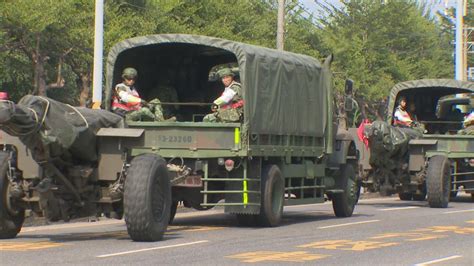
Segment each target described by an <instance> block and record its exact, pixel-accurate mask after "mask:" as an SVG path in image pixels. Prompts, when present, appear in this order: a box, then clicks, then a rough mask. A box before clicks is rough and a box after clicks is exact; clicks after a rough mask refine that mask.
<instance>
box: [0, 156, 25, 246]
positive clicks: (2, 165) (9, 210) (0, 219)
mask: <svg viewBox="0 0 474 266" xmlns="http://www.w3.org/2000/svg"><path fill="white" fill-rule="evenodd" d="M9 157H10V156H9V154H8V153H7V152H0V193H1V194H0V239H9V238H14V237H16V236H17V235H18V233H19V232H20V230H21V227H22V226H23V222H24V221H25V210H23V209H20V208H16V207H15V206H12V201H11V199H10V198H9V189H10V181H9V180H8V176H7V171H8V160H9Z"/></svg>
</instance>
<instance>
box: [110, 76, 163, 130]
mask: <svg viewBox="0 0 474 266" xmlns="http://www.w3.org/2000/svg"><path fill="white" fill-rule="evenodd" d="M137 76H138V72H137V70H136V69H134V68H131V67H127V68H125V69H124V70H123V72H122V83H119V84H117V86H115V91H114V96H113V100H112V111H113V112H115V113H117V114H119V115H121V116H125V120H130V121H163V120H164V118H163V110H162V109H161V105H160V101H159V100H158V99H154V100H153V101H151V102H150V103H147V102H146V101H145V100H143V99H141V98H140V95H139V94H138V92H137V90H136V88H135V86H134V85H135V81H136V79H137Z"/></svg>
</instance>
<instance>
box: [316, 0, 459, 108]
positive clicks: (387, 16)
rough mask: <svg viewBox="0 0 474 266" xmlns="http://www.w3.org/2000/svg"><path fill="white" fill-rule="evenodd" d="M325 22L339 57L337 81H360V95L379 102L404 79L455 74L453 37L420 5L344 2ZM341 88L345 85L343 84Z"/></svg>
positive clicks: (324, 33)
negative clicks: (451, 38)
mask: <svg viewBox="0 0 474 266" xmlns="http://www.w3.org/2000/svg"><path fill="white" fill-rule="evenodd" d="M343 4H344V7H343V9H342V10H332V11H331V12H330V16H329V19H328V20H325V21H321V23H322V25H323V26H324V27H323V29H322V32H321V36H322V38H323V42H324V43H325V45H326V46H327V47H328V48H329V50H331V51H332V52H333V53H334V54H335V58H336V61H335V62H336V63H335V69H336V71H339V72H342V73H344V75H341V76H339V77H337V82H338V83H340V84H342V79H344V78H345V77H351V78H353V79H354V80H355V81H356V88H357V92H356V93H357V94H358V95H359V96H362V97H364V98H366V99H369V100H370V99H372V100H377V99H381V98H383V97H384V96H387V95H388V92H389V90H390V88H391V87H392V86H393V85H394V84H395V83H398V82H400V81H405V80H411V79H421V78H448V77H451V76H452V66H451V52H450V51H452V49H451V47H450V43H449V41H450V40H449V36H447V35H446V34H443V33H442V31H441V30H440V28H439V25H438V24H437V23H436V21H434V20H433V19H432V18H430V17H429V15H428V14H426V7H424V6H422V5H419V4H417V2H416V1H385V3H383V2H381V1H345V2H344V3H343ZM340 88H342V86H340Z"/></svg>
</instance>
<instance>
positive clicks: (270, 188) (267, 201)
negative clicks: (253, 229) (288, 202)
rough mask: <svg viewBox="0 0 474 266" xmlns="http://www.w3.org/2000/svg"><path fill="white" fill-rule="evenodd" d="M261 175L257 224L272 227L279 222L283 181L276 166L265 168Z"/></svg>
mask: <svg viewBox="0 0 474 266" xmlns="http://www.w3.org/2000/svg"><path fill="white" fill-rule="evenodd" d="M262 173H263V174H262V181H261V185H260V187H261V202H260V214H259V215H258V224H259V225H261V226H267V227H273V226H277V225H278V224H280V222H281V217H282V214H283V202H284V196H285V181H284V179H283V177H282V175H281V171H280V168H278V166H277V165H274V164H273V165H268V166H266V167H265V168H264V169H263V172H262Z"/></svg>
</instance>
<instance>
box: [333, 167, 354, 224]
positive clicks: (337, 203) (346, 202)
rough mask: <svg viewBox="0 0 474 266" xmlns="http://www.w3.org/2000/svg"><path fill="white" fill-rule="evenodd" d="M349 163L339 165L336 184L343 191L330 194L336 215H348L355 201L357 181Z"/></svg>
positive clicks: (350, 214)
mask: <svg viewBox="0 0 474 266" xmlns="http://www.w3.org/2000/svg"><path fill="white" fill-rule="evenodd" d="M355 178H356V177H355V172H354V168H353V167H352V165H350V164H345V165H342V166H341V167H340V170H339V179H338V184H339V188H341V189H342V190H343V191H344V192H343V193H337V194H333V195H332V208H333V210H334V214H335V215H336V216H337V217H350V216H352V213H353V212H354V207H355V205H356V202H357V187H358V186H357V182H356V180H355Z"/></svg>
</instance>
